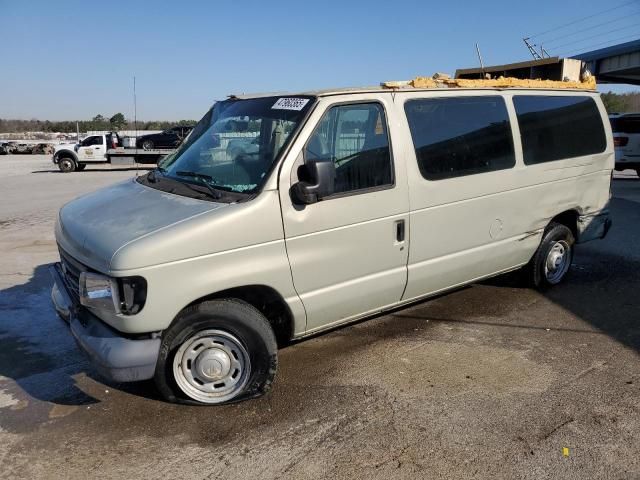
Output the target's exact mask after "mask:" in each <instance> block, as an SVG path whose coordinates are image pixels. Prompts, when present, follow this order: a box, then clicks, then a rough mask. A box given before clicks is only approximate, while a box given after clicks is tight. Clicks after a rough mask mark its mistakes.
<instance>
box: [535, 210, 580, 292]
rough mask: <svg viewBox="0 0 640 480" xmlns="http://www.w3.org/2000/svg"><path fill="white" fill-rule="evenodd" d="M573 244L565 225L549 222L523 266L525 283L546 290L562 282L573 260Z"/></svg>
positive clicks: (573, 241) (570, 233)
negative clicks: (537, 245)
mask: <svg viewBox="0 0 640 480" xmlns="http://www.w3.org/2000/svg"><path fill="white" fill-rule="evenodd" d="M574 244H575V238H574V236H573V232H571V230H570V229H569V228H568V227H567V226H566V225H562V224H560V223H555V222H552V223H550V224H549V226H548V227H547V228H546V230H545V231H544V234H543V235H542V241H541V242H540V246H539V247H538V249H537V250H536V253H534V254H533V257H532V258H531V260H530V261H529V263H528V264H527V266H526V267H525V268H524V272H525V275H526V278H527V283H528V284H529V285H530V286H532V287H534V288H537V289H538V290H546V289H547V288H550V287H552V286H553V285H557V284H558V283H560V282H562V280H564V278H565V276H566V275H567V272H568V271H569V268H570V267H571V262H572V261H573V246H574Z"/></svg>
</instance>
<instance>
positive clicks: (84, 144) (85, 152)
mask: <svg viewBox="0 0 640 480" xmlns="http://www.w3.org/2000/svg"><path fill="white" fill-rule="evenodd" d="M119 144H120V137H119V136H118V134H117V133H106V134H103V135H90V136H88V137H87V138H85V139H84V140H82V141H81V142H80V143H65V144H62V145H56V149H55V152H54V154H53V163H54V164H56V165H58V168H59V169H60V171H61V172H64V173H68V172H73V171H75V170H84V168H85V167H86V166H87V164H88V163H107V162H109V155H108V150H109V149H112V148H117V146H118V145H119Z"/></svg>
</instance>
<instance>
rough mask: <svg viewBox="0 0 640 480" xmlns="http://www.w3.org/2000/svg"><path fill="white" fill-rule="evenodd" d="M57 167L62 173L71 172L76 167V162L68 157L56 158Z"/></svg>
mask: <svg viewBox="0 0 640 480" xmlns="http://www.w3.org/2000/svg"><path fill="white" fill-rule="evenodd" d="M58 168H59V169H60V171H61V172H62V173H71V172H73V171H74V170H75V169H76V162H75V161H74V160H73V159H72V158H69V157H64V158H61V159H59V160H58Z"/></svg>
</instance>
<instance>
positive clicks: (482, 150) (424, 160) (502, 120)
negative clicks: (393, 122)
mask: <svg viewBox="0 0 640 480" xmlns="http://www.w3.org/2000/svg"><path fill="white" fill-rule="evenodd" d="M404 109H405V113H406V115H407V120H408V121H409V128H410V130H411V138H412V139H413V146H414V148H415V151H416V157H417V159H418V166H419V168H420V172H421V173H422V176H423V177H424V178H426V179H427V180H442V179H445V178H453V177H461V176H464V175H474V174H478V173H485V172H493V171H496V170H503V169H506V168H511V167H513V166H514V165H515V155H514V153H513V137H512V134H511V127H510V125H509V115H508V114H507V108H506V106H505V102H504V99H503V98H502V97H499V96H486V97H457V98H431V99H420V100H410V101H408V102H407V103H405V106H404Z"/></svg>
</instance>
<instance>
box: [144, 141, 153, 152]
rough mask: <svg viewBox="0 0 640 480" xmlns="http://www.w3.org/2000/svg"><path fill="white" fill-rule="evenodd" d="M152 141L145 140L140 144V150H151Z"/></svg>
mask: <svg viewBox="0 0 640 480" xmlns="http://www.w3.org/2000/svg"><path fill="white" fill-rule="evenodd" d="M153 146H154V145H153V141H152V140H145V141H144V142H142V149H143V150H153Z"/></svg>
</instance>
